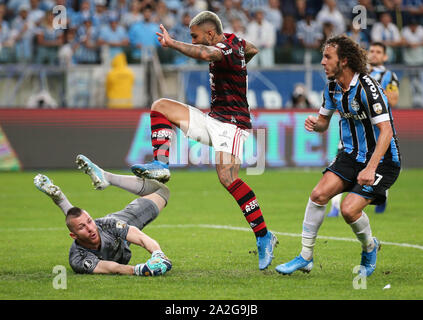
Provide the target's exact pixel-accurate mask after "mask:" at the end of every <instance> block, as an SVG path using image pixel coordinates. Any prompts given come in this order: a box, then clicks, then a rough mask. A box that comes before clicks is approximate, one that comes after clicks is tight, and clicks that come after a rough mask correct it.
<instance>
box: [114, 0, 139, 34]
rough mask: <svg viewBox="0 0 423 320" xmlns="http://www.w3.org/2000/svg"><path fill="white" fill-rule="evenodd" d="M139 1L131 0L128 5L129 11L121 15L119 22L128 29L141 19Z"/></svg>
mask: <svg viewBox="0 0 423 320" xmlns="http://www.w3.org/2000/svg"><path fill="white" fill-rule="evenodd" d="M142 19H143V17H142V14H141V3H140V2H139V1H138V0H132V1H131V3H130V5H129V11H128V12H127V13H126V14H124V15H123V17H121V20H120V22H121V24H122V25H123V26H124V27H125V28H126V29H128V30H129V28H130V27H131V26H132V25H133V24H134V23H136V22H139V21H142Z"/></svg>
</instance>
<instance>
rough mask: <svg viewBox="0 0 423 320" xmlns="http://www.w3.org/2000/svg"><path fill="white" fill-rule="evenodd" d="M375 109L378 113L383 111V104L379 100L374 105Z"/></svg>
mask: <svg viewBox="0 0 423 320" xmlns="http://www.w3.org/2000/svg"><path fill="white" fill-rule="evenodd" d="M373 110H374V111H375V112H376V114H381V113H382V105H381V104H380V103H379V102H378V103H375V104H374V105H373Z"/></svg>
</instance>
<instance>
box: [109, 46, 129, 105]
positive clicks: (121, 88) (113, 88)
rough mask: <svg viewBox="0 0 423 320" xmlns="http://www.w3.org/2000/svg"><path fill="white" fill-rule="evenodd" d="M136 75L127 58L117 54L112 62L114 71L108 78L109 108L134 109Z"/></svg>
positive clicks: (112, 70)
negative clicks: (133, 91)
mask: <svg viewBox="0 0 423 320" xmlns="http://www.w3.org/2000/svg"><path fill="white" fill-rule="evenodd" d="M134 82H135V74H134V72H133V71H132V70H131V69H130V68H129V67H128V63H127V61H126V56H125V55H124V54H123V53H119V54H117V55H116V56H115V57H114V58H113V60H112V69H111V70H110V71H109V72H108V73H107V77H106V96H107V107H108V108H132V107H133V101H132V98H133V93H132V90H133V87H134Z"/></svg>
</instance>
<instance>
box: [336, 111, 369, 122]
mask: <svg viewBox="0 0 423 320" xmlns="http://www.w3.org/2000/svg"><path fill="white" fill-rule="evenodd" d="M339 114H340V115H341V117H342V118H344V119H354V120H364V119H367V115H366V113H365V112H364V111H363V112H362V113H360V114H354V113H351V112H348V113H345V112H339Z"/></svg>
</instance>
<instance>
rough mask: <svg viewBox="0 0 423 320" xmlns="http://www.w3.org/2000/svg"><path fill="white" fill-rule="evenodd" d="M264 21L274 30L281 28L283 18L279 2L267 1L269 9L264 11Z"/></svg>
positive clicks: (278, 0)
mask: <svg viewBox="0 0 423 320" xmlns="http://www.w3.org/2000/svg"><path fill="white" fill-rule="evenodd" d="M265 19H266V20H267V21H269V22H270V23H271V24H272V25H273V27H274V28H275V30H280V28H282V22H283V17H282V11H281V8H280V0H269V7H268V8H266V10H265Z"/></svg>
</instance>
